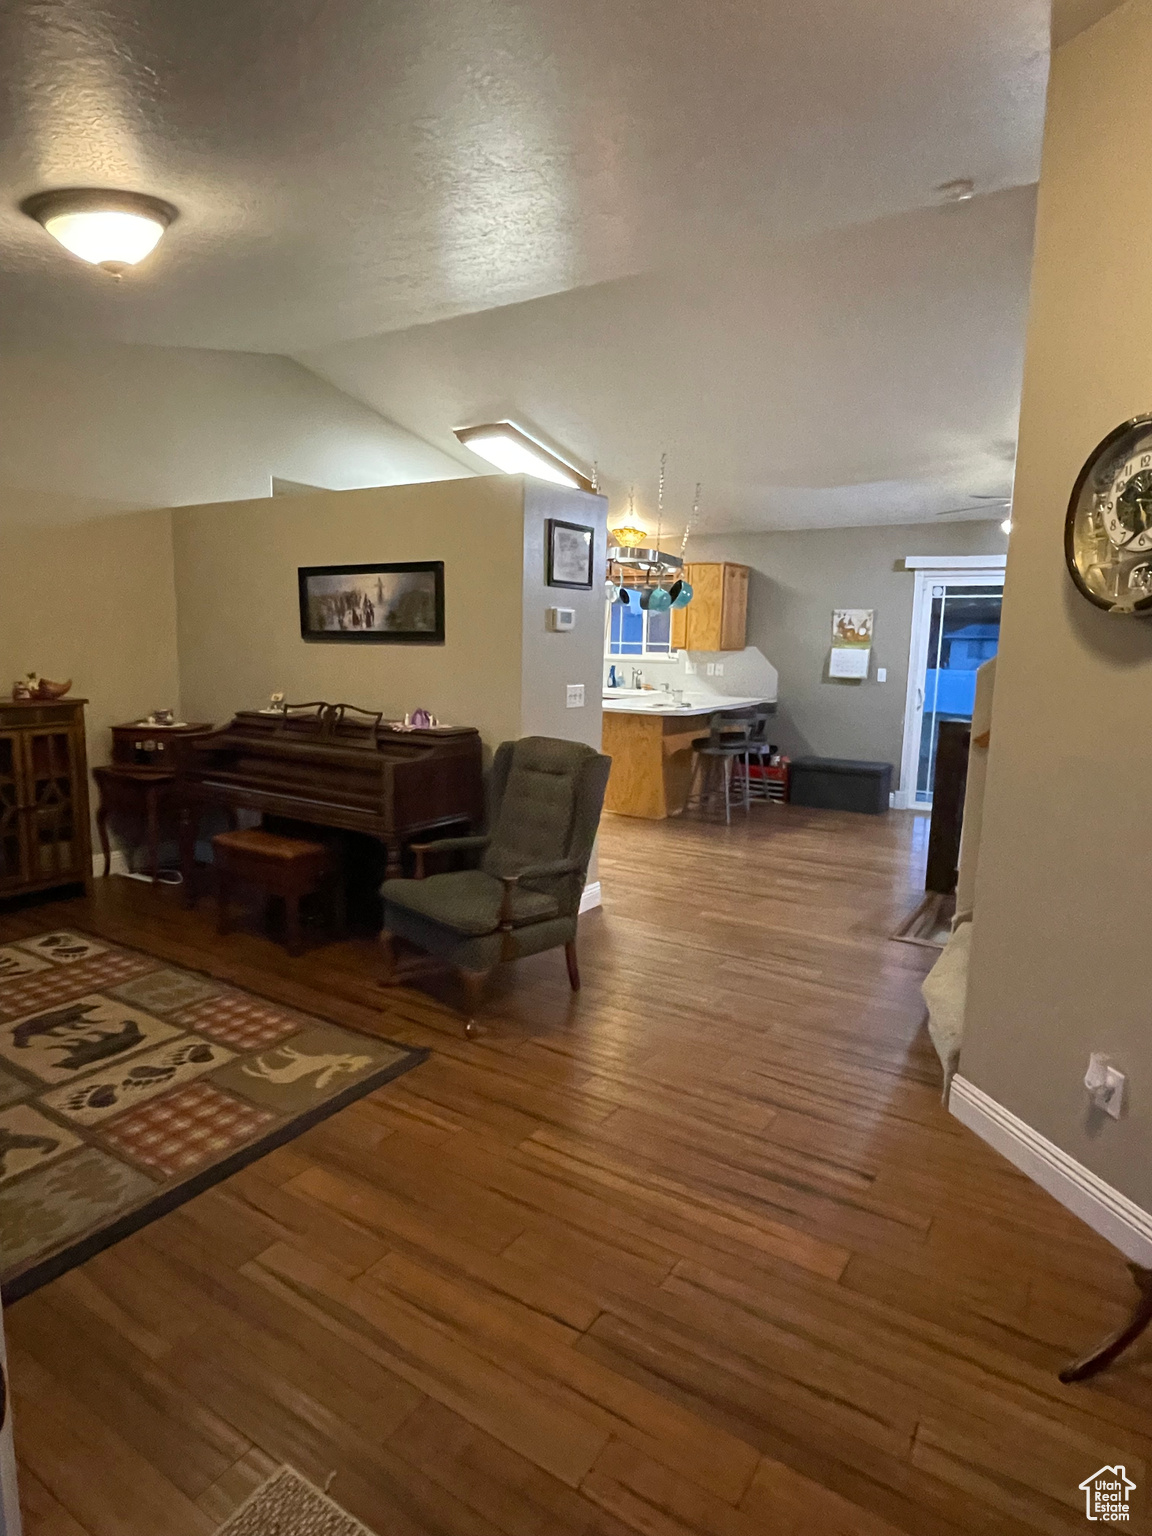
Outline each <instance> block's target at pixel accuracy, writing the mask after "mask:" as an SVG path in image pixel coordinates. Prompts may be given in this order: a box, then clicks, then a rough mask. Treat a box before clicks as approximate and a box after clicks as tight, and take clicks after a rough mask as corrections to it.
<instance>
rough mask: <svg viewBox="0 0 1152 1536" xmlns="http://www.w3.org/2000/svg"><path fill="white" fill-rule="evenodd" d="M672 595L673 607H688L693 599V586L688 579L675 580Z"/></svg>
mask: <svg viewBox="0 0 1152 1536" xmlns="http://www.w3.org/2000/svg"><path fill="white" fill-rule="evenodd" d="M670 596H671V598H672V606H673V608H687V606H688V604H689V603H690V602H691V601H692V588H691V586H690V585H689V583H688V582H686V581H674V582H673V583H672V590H671V594H670Z"/></svg>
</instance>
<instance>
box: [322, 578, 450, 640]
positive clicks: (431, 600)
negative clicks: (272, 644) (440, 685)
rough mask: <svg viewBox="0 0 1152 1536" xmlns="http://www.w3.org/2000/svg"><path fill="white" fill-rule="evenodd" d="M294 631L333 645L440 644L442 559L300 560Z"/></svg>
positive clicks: (442, 603) (442, 625) (442, 637)
mask: <svg viewBox="0 0 1152 1536" xmlns="http://www.w3.org/2000/svg"><path fill="white" fill-rule="evenodd" d="M299 578H300V635H301V638H302V639H304V640H321V641H328V642H331V643H335V644H337V645H442V644H443V643H444V562H443V560H401V561H394V562H393V563H391V564H388V565H302V566H301V567H300V568H299Z"/></svg>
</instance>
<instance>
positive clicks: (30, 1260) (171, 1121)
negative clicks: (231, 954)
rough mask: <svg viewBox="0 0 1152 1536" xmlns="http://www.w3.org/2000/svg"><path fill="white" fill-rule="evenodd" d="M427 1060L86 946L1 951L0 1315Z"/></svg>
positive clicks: (93, 942)
mask: <svg viewBox="0 0 1152 1536" xmlns="http://www.w3.org/2000/svg"><path fill="white" fill-rule="evenodd" d="M427 1055H428V1052H427V1051H423V1050H411V1049H409V1048H408V1047H406V1046H403V1045H397V1044H396V1043H395V1042H394V1041H391V1040H381V1039H379V1038H378V1037H377V1036H375V1035H364V1034H359V1033H357V1032H354V1031H352V1030H349V1029H343V1028H341V1027H339V1026H338V1025H336V1024H330V1023H328V1022H326V1021H325V1020H323V1019H319V1018H315V1017H313V1016H312V1015H310V1014H306V1013H299V1012H297V1011H296V1010H295V1009H292V1008H285V1007H282V1006H281V1005H280V1004H279V1003H272V1002H269V1001H268V1000H267V999H266V998H262V997H257V996H254V995H253V994H252V993H250V992H242V991H240V990H239V989H238V988H236V987H230V986H226V985H224V984H223V983H222V982H218V981H214V980H212V979H211V978H210V977H208V976H203V975H201V974H200V973H199V972H196V971H188V970H183V969H181V968H180V967H177V966H174V965H168V964H166V963H165V962H164V961H162V960H157V959H156V958H155V957H154V956H152V955H146V954H141V953H140V952H139V951H137V950H132V949H125V948H123V947H121V946H119V945H116V944H109V943H108V942H107V941H106V940H104V939H95V938H91V937H90V936H89V935H87V934H84V933H75V932H67V933H61V932H54V933H41V934H37V935H36V936H35V937H33V938H28V939H20V940H19V941H17V942H14V943H12V944H9V945H6V946H3V947H0V1288H2V1291H3V1298H4V1300H5V1301H6V1302H13V1301H17V1300H18V1299H19V1298H20V1297H21V1296H26V1295H27V1294H28V1293H29V1292H30V1291H33V1290H35V1289H36V1288H37V1286H40V1285H44V1284H45V1283H46V1282H47V1281H49V1280H53V1279H55V1278H56V1276H57V1275H61V1274H63V1273H64V1271H65V1270H67V1269H71V1268H72V1267H73V1265H75V1264H80V1263H83V1262H84V1260H85V1259H88V1258H91V1256H92V1255H93V1254H94V1253H98V1252H99V1251H100V1250H101V1249H102V1248H106V1247H108V1246H109V1244H111V1243H114V1242H118V1241H119V1240H120V1239H121V1238H122V1237H126V1236H127V1235H128V1234H129V1233H130V1232H134V1231H136V1230H137V1228H139V1227H142V1226H144V1225H145V1224H146V1223H147V1222H150V1221H153V1220H155V1218H156V1217H157V1216H162V1215H164V1214H165V1213H166V1212H167V1211H171V1210H173V1209H175V1207H176V1206H178V1205H181V1204H183V1202H184V1201H185V1200H190V1199H191V1198H192V1197H193V1196H194V1195H198V1194H200V1193H201V1191H202V1190H205V1189H207V1188H209V1186H210V1185H212V1184H216V1183H218V1182H219V1181H220V1180H221V1179H225V1178H227V1177H228V1176H229V1175H230V1174H232V1173H235V1172H236V1171H237V1170H238V1169H240V1168H242V1167H244V1166H245V1164H247V1163H250V1162H252V1161H253V1160H254V1159H256V1158H258V1157H261V1156H263V1154H264V1153H265V1152H269V1151H271V1150H272V1148H273V1147H278V1146H281V1145H283V1143H284V1142H286V1141H290V1140H291V1139H292V1138H293V1137H294V1136H298V1135H299V1134H300V1133H301V1131H304V1130H306V1129H307V1128H308V1127H309V1126H312V1125H315V1124H317V1123H318V1122H319V1121H321V1120H324V1119H326V1118H327V1117H328V1116H329V1115H332V1114H334V1113H335V1112H336V1111H337V1110H338V1109H343V1108H344V1107H345V1105H347V1104H351V1103H352V1102H353V1101H354V1100H356V1099H359V1098H362V1097H363V1096H364V1095H365V1094H367V1093H371V1092H372V1091H373V1089H375V1088H379V1087H380V1086H381V1085H382V1084H383V1083H387V1082H389V1081H390V1080H391V1079H392V1078H394V1077H398V1076H399V1075H400V1074H401V1073H402V1072H407V1071H409V1070H410V1069H411V1068H412V1067H415V1066H418V1065H419V1063H420V1062H422V1061H424V1060H425V1059H426V1057H427Z"/></svg>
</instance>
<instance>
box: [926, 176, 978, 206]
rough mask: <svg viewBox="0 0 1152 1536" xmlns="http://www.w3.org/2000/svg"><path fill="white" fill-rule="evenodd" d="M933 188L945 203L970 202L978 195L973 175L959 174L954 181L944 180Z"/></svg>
mask: <svg viewBox="0 0 1152 1536" xmlns="http://www.w3.org/2000/svg"><path fill="white" fill-rule="evenodd" d="M933 190H934V191H935V193H936V196H937V197H938V198H940V199H941V200H942V201H943V202H945V203H968V202H971V201H972V199H973V198H974V197H975V196H976V183H975V182H974V181H973V180H972V178H971V176H957V177H956V179H955V180H954V181H942V182H941V183H940V185H939V186H938V187H935V188H934V189H933Z"/></svg>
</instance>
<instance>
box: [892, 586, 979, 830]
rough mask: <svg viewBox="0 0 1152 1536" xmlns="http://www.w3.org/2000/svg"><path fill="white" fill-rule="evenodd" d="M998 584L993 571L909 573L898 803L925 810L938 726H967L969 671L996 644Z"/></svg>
mask: <svg viewBox="0 0 1152 1536" xmlns="http://www.w3.org/2000/svg"><path fill="white" fill-rule="evenodd" d="M1003 596H1004V576H1003V572H1002V571H997V570H987V571H980V570H971V571H964V572H962V573H953V572H951V571H949V572H947V573H939V572H932V571H920V572H918V573H917V590H916V598H915V602H914V604H913V614H912V645H911V650H910V654H909V668H908V698H907V705H906V710H905V721H904V754H903V763H902V771H901V777H900V803H901V804H903V805H904V806H906V807H908V808H910V809H911V808H919V807H924V808H925V809H927V808H928V807H930V806H931V804H932V777H933V774H934V773H935V769H936V742H937V739H938V735H939V728H940V723H941V721H944V720H971V718H972V709H973V705H974V703H975V700H976V669H977V667H979V666H980V665H981V664H982V663H983V662H985V661H988V660H989V659H990V658H991V657H993V656H995V654H996V650H997V647H998V646H999V643H1000V606H1001V602H1002V600H1003Z"/></svg>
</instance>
